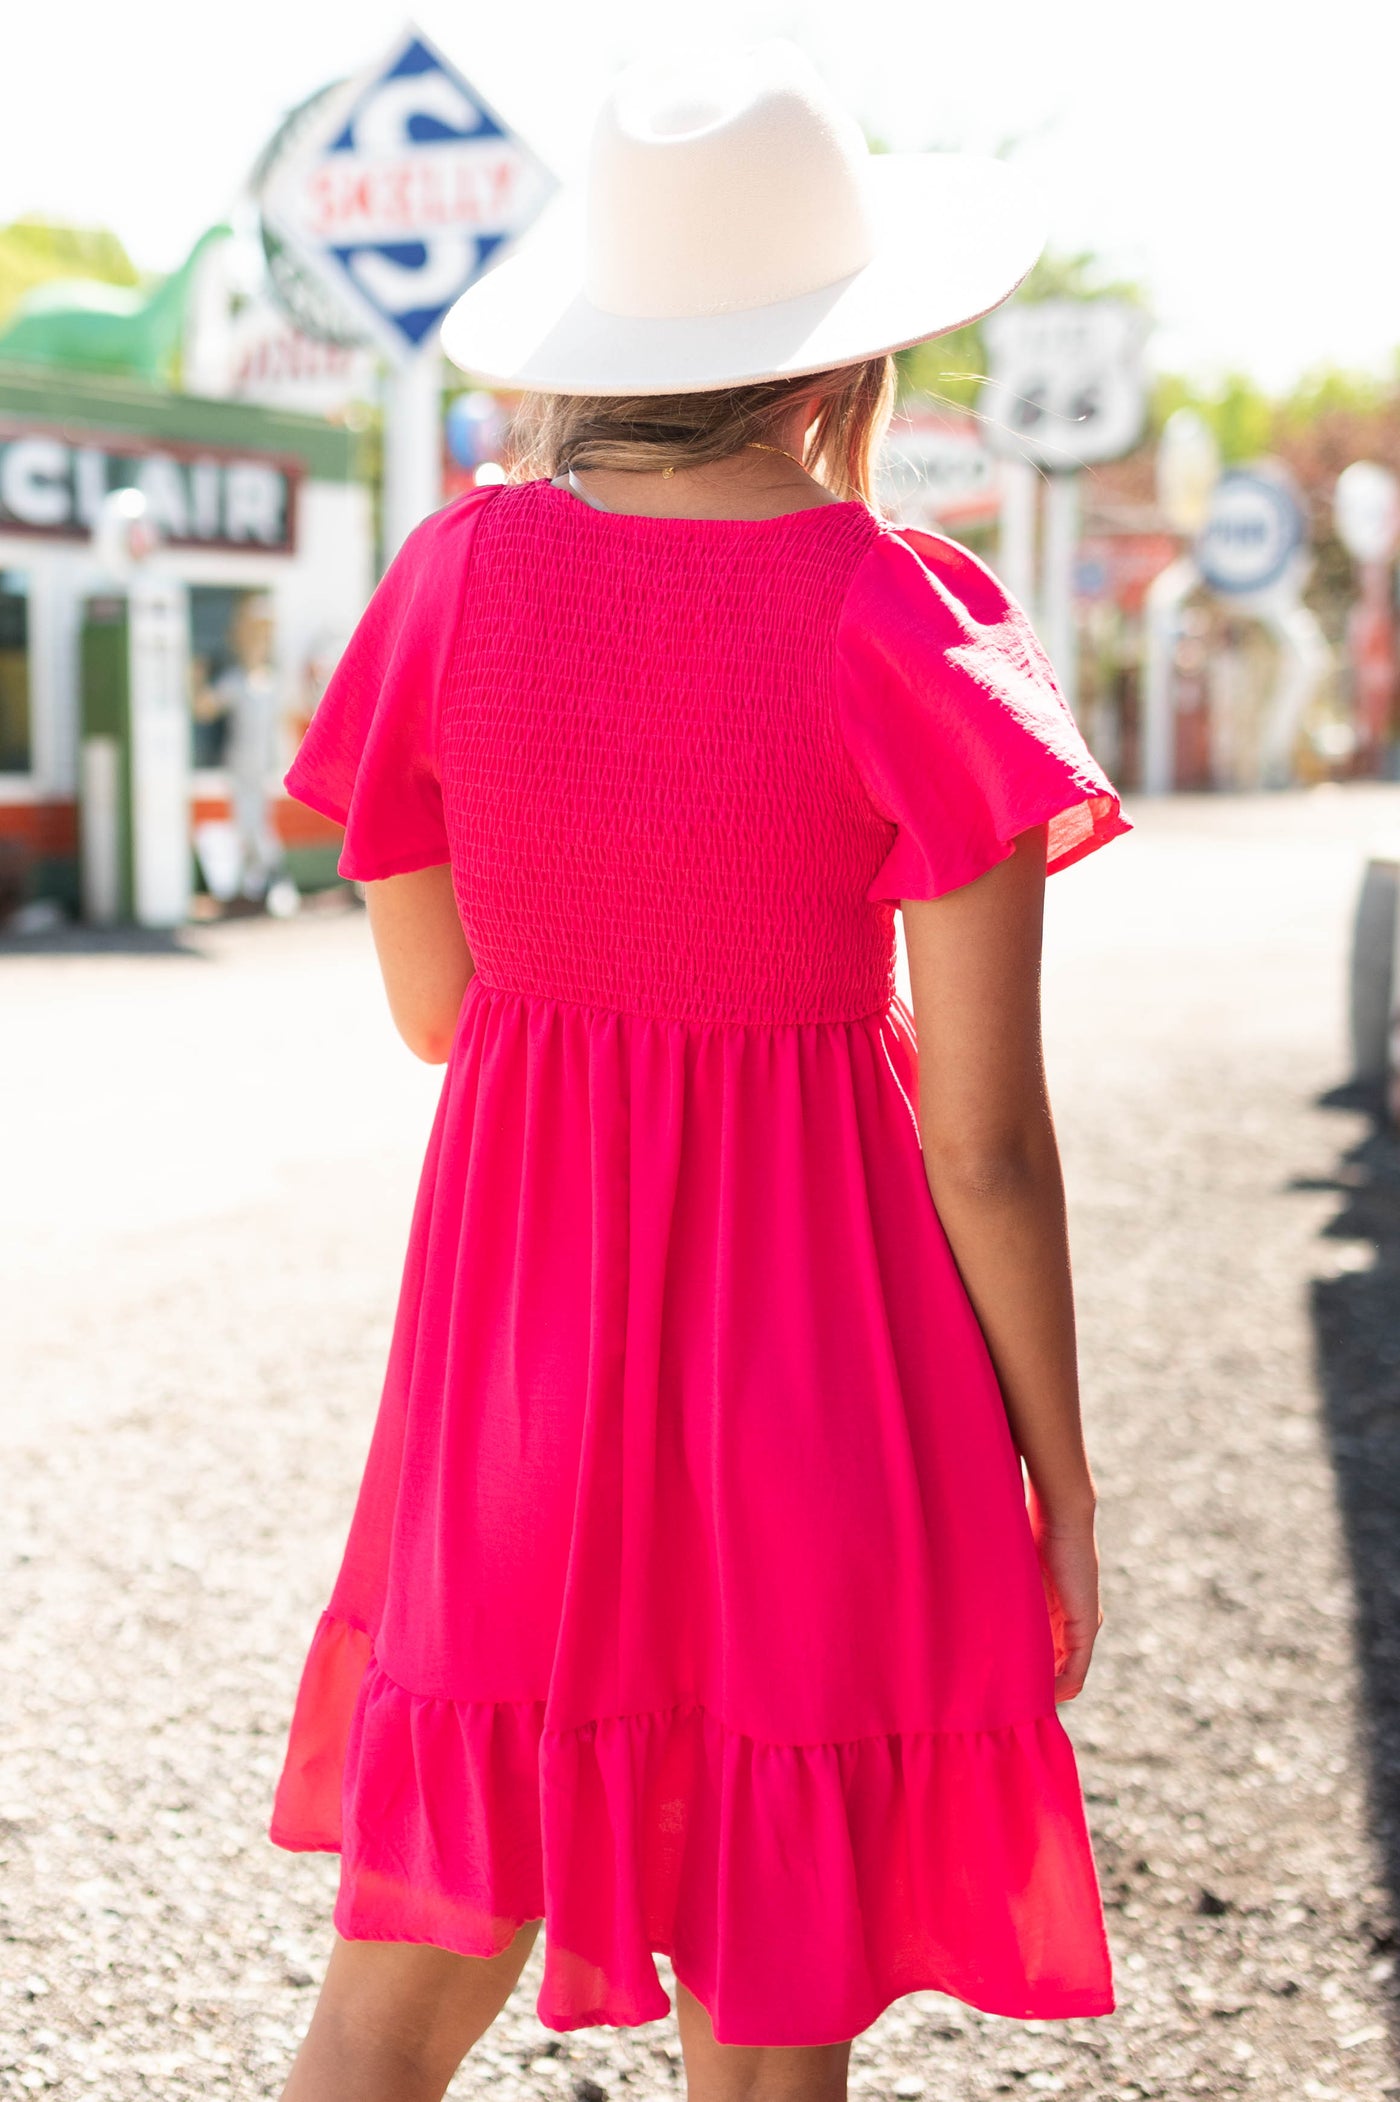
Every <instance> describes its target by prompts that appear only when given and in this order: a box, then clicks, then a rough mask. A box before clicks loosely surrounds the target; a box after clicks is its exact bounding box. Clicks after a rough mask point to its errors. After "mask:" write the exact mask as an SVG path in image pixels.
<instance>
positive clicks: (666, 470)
mask: <svg viewBox="0 0 1400 2102" xmlns="http://www.w3.org/2000/svg"><path fill="white" fill-rule="evenodd" d="M740 451H741V452H756V453H777V455H778V457H779V458H780V459H783V460H791V462H792V464H793V466H794V467H800V468H801V469H802V470H803V472H804V474H805V472H806V468H807V463H806V461H805V460H799V459H798V457H797V454H796V453H790V452H787V451H786V450H785V449H784V448H783V447H782V446H781V445H765V444H764V442H763V440H762V439H761V438H749V439H747V440H746V441H745V443H744V444H743V445H742V446H741V447H740ZM675 471H676V470H675V466H674V464H672V465H671V466H670V467H663V468H662V470H661V472H662V475H663V476H670V475H673V474H674V473H675Z"/></svg>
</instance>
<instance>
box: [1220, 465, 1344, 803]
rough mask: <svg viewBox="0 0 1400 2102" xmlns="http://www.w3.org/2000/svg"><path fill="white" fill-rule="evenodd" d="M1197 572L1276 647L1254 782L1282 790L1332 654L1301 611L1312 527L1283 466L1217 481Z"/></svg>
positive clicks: (1231, 473) (1248, 470) (1233, 472)
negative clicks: (1275, 665)
mask: <svg viewBox="0 0 1400 2102" xmlns="http://www.w3.org/2000/svg"><path fill="white" fill-rule="evenodd" d="M1196 566H1197V568H1198V569H1199V571H1200V573H1201V581H1202V582H1203V583H1204V584H1205V585H1206V586H1207V588H1208V589H1209V590H1211V591H1213V592H1214V593H1215V594H1216V596H1217V597H1218V598H1222V599H1224V600H1226V601H1227V603H1229V604H1230V605H1232V606H1233V607H1234V608H1235V609H1236V611H1238V612H1240V613H1243V614H1247V615H1249V616H1250V617H1251V618H1253V619H1255V620H1257V621H1259V622H1260V624H1261V625H1262V626H1263V627H1264V628H1266V629H1267V630H1268V631H1269V633H1270V634H1271V635H1272V636H1273V638H1274V641H1275V642H1276V643H1277V645H1278V650H1279V662H1278V677H1277V679H1276V681H1275V684H1274V690H1273V692H1272V694H1271V695H1270V696H1269V704H1268V708H1267V711H1266V714H1265V719H1264V732H1263V738H1262V741H1261V744H1260V749H1259V753H1258V758H1257V764H1256V775H1257V780H1258V785H1259V786H1260V787H1272V788H1279V787H1283V786H1284V785H1285V784H1286V783H1287V782H1288V780H1289V779H1290V776H1291V771H1292V759H1293V747H1294V745H1295V743H1296V742H1297V737H1298V731H1299V729H1300V728H1301V725H1302V720H1303V716H1304V714H1305V713H1306V711H1307V706H1308V703H1309V701H1310V700H1311V699H1312V696H1313V693H1314V691H1315V689H1316V687H1317V685H1318V682H1319V681H1320V680H1321V679H1322V677H1323V676H1324V674H1325V673H1326V670H1327V666H1328V662H1329V651H1328V648H1327V642H1326V638H1325V637H1324V635H1323V633H1322V629H1321V627H1320V625H1319V623H1318V621H1317V618H1316V616H1315V615H1314V614H1313V613H1312V612H1311V610H1310V609H1309V608H1308V607H1307V606H1305V605H1304V604H1303V599H1302V590H1303V585H1304V583H1305V582H1306V581H1307V576H1308V571H1309V568H1310V566H1311V565H1310V558H1309V555H1308V548H1307V521H1306V519H1305V518H1304V516H1303V509H1302V505H1301V504H1300V502H1299V500H1298V496H1297V494H1296V492H1295V490H1294V487H1293V484H1292V481H1291V480H1290V478H1289V476H1288V475H1287V474H1286V473H1285V472H1284V470H1283V469H1282V468H1281V467H1279V466H1277V465H1276V464H1275V463H1273V462H1272V461H1267V460H1261V461H1259V462H1257V463H1256V464H1255V465H1254V466H1253V467H1248V468H1242V467H1236V468H1232V469H1231V470H1230V471H1229V473H1227V474H1223V475H1222V476H1221V477H1220V480H1219V481H1218V482H1217V483H1216V485H1215V490H1214V493H1213V494H1212V497H1211V502H1210V509H1209V511H1208V512H1207V514H1206V520H1205V524H1204V525H1203V526H1202V528H1201V530H1200V533H1199V535H1198V536H1197V540H1196Z"/></svg>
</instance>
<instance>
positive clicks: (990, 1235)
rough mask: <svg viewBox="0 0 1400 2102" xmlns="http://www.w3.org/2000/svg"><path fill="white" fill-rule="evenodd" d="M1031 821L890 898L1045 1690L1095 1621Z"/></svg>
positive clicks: (927, 1108) (1079, 1671) (1040, 845)
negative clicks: (1001, 1414)
mask: <svg viewBox="0 0 1400 2102" xmlns="http://www.w3.org/2000/svg"><path fill="white" fill-rule="evenodd" d="M1044 888H1045V831H1044V827H1038V828H1037V829H1035V830H1034V831H1030V832H1026V833H1023V834H1022V835H1021V837H1020V838H1019V839H1018V840H1017V841H1016V851H1015V852H1014V853H1013V854H1012V855H1011V857H1010V858H1009V859H1008V860H1007V861H1005V862H1002V863H1000V864H999V865H998V866H997V867H996V868H994V869H992V870H990V871H989V872H988V873H987V874H986V875H984V876H981V877H979V878H978V879H977V880H976V881H975V882H973V883H969V884H967V885H966V886H965V887H964V888H962V889H961V890H956V891H952V892H950V893H949V894H948V895H947V896H945V897H942V898H937V899H926V900H913V899H911V900H909V901H907V902H906V903H905V904H904V907H903V912H904V931H905V941H906V945H907V948H908V954H909V976H910V985H911V989H912V992H913V997H914V1022H915V1028H916V1031H917V1034H918V1043H919V1133H920V1138H921V1140H922V1144H923V1152H924V1166H925V1171H926V1173H927V1176H928V1185H929V1189H930V1191H931V1192H932V1195H933V1200H934V1203H935V1205H936V1206H937V1209H938V1215H939V1217H940V1219H941V1220H942V1222H943V1229H944V1231H945V1233H946V1234H947V1236H948V1241H949V1245H950V1246H951V1248H952V1251H953V1256H954V1259H955V1260H956V1262H957V1265H958V1268H959V1270H960V1272H961V1273H962V1278H963V1282H964V1284H965V1285H966V1287H967V1292H968V1297H969V1298H970V1299H971V1301H972V1305H973V1308H974V1310H975V1312H976V1314H977V1318H978V1320H979V1322H980V1323H981V1326H982V1331H983V1334H984V1335H985V1336H986V1339H987V1346H988V1349H989V1350H990V1352H991V1356H992V1361H993V1363H994V1365H995V1366H996V1371H997V1377H998V1380H999V1381H1000V1385H1001V1391H1002V1396H1003V1399H1004V1401H1005V1405H1006V1413H1007V1417H1008V1419H1009V1421H1010V1424H1011V1433H1012V1437H1013V1438H1014V1439H1015V1442H1016V1445H1017V1448H1018V1450H1019V1451H1020V1454H1021V1457H1022V1459H1023V1460H1024V1461H1025V1465H1026V1473H1027V1475H1028V1476H1029V1479H1030V1486H1031V1498H1030V1504H1031V1518H1032V1523H1033V1526H1034V1529H1035V1534H1036V1541H1037V1545H1038V1547H1039V1550H1040V1557H1041V1567H1042V1572H1043V1575H1044V1578H1045V1587H1046V1595H1047V1598H1048V1601H1049V1604H1050V1611H1051V1619H1052V1624H1053V1626H1054V1631H1055V1642H1056V1674H1057V1675H1056V1681H1055V1694H1056V1698H1057V1700H1072V1699H1073V1697H1074V1695H1075V1694H1076V1693H1077V1692H1078V1691H1079V1689H1080V1687H1081V1686H1082V1685H1083V1683H1084V1675H1085V1673H1086V1672H1087V1670H1088V1668H1089V1657H1090V1653H1091V1651H1092V1649H1093V1645H1094V1637H1095V1635H1096V1633H1097V1631H1098V1626H1099V1618H1100V1615H1099V1603H1098V1562H1097V1556H1096V1553H1095V1549H1094V1501H1095V1499H1094V1485H1093V1479H1092V1477H1091V1475H1090V1472H1089V1463H1088V1459H1087V1456H1086V1454H1085V1450H1084V1437H1083V1431H1082V1427H1081V1423H1080V1415H1079V1383H1078V1374H1077V1369H1076V1358H1075V1336H1074V1298H1073V1291H1072V1287H1071V1282H1070V1264H1069V1242H1068V1236H1067V1233H1066V1226H1065V1202H1064V1186H1063V1183H1062V1180H1061V1175H1060V1160H1059V1152H1058V1149H1057V1147H1056V1143H1055V1128H1054V1124H1053V1121H1052V1118H1051V1114H1050V1102H1049V1096H1048V1094H1047V1091H1046V1085H1045V1068H1044V1061H1043V1057H1042V1053H1041V1038H1040V943H1041V915H1042V905H1043V899H1044Z"/></svg>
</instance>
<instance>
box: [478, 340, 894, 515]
mask: <svg viewBox="0 0 1400 2102" xmlns="http://www.w3.org/2000/svg"><path fill="white" fill-rule="evenodd" d="M894 395H895V366H894V359H893V358H892V357H879V358H866V359H863V360H862V361H861V362H860V363H859V364H856V365H841V366H838V367H836V368H835V369H834V370H833V371H830V372H809V373H803V374H802V375H801V376H799V377H797V378H793V379H778V380H758V381H756V382H754V383H753V384H751V385H748V386H740V387H717V388H714V389H712V390H707V391H706V392H704V393H699V394H618V395H601V394H527V395H526V396H525V397H524V400H523V401H522V402H521V405H520V407H519V409H518V410H517V412H516V417H515V423H514V427H513V432H512V440H513V443H512V451H513V453H514V459H513V463H512V466H511V476H510V478H511V480H512V481H515V482H526V481H535V480H538V479H539V478H540V477H541V476H546V477H552V476H554V475H556V474H562V473H563V472H564V471H565V470H566V469H567V468H570V467H624V468H626V467H630V468H642V469H647V468H649V469H651V470H652V471H653V472H654V471H655V470H656V469H657V468H658V467H699V466H702V465H704V464H705V463H706V462H708V461H711V460H726V459H728V458H729V457H730V456H731V454H733V453H737V452H742V451H743V449H744V447H745V446H746V445H752V444H754V443H755V442H757V443H759V444H763V445H771V444H774V443H775V442H776V434H777V432H778V431H780V429H781V428H782V425H783V423H784V422H785V420H786V418H787V416H788V414H789V413H790V412H791V410H792V407H793V404H794V403H796V402H798V401H801V400H803V399H804V398H806V397H815V399H816V402H817V407H816V411H815V414H814V416H813V420H812V424H811V428H810V429H809V431H808V433H807V443H806V447H805V449H804V452H803V456H802V464H803V466H804V467H805V468H806V469H807V471H808V473H809V474H811V475H813V476H814V477H815V478H816V480H817V481H819V482H821V483H822V484H823V485H824V486H825V487H826V488H828V489H830V490H831V491H832V493H833V495H835V496H839V497H845V498H848V499H849V498H853V497H854V498H858V499H859V500H860V501H861V502H862V503H866V504H869V505H870V506H871V507H872V509H873V508H874V486H875V460H876V455H877V453H878V451H879V446H880V441H881V439H882V438H883V437H884V435H885V430H886V427H887V426H888V423H889V420H890V415H891V412H892V410H893V408H894Z"/></svg>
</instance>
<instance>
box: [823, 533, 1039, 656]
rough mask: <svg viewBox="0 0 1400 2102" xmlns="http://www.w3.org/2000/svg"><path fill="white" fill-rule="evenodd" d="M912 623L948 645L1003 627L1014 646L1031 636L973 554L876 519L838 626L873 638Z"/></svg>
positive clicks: (935, 535) (930, 535) (1014, 607)
mask: <svg viewBox="0 0 1400 2102" xmlns="http://www.w3.org/2000/svg"><path fill="white" fill-rule="evenodd" d="M911 619H912V620H913V621H915V622H916V624H918V625H919V626H921V627H922V626H925V625H929V626H931V627H932V629H933V630H934V631H936V632H938V633H940V634H942V635H943V636H944V637H945V639H946V640H947V641H948V642H949V643H952V642H956V641H957V640H958V639H959V636H960V634H961V635H963V636H964V637H965V635H966V633H967V631H968V630H969V629H974V628H975V629H977V630H981V631H985V630H987V629H988V628H996V627H1006V628H1007V629H1009V630H1011V631H1012V632H1014V633H1015V634H1016V635H1017V636H1018V639H1023V638H1024V636H1025V635H1027V634H1029V632H1030V627H1029V622H1028V621H1027V619H1026V615H1025V613H1024V612H1023V611H1022V609H1021V607H1020V606H1019V605H1018V603H1017V601H1016V600H1015V599H1014V598H1013V597H1012V596H1011V593H1010V592H1009V591H1008V590H1007V589H1006V587H1005V585H1004V584H1003V583H1002V582H1001V580H1000V579H999V578H998V577H997V576H996V575H995V573H994V572H993V571H992V570H991V569H990V568H989V567H988V565H987V564H986V563H985V562H983V561H982V560H981V559H980V557H979V556H977V555H975V554H974V553H973V552H972V550H971V549H970V548H967V547H964V546H962V545H961V543H960V542H958V541H956V540H949V539H946V538H945V537H944V536H943V535H942V534H941V533H931V532H928V531H927V530H925V529H924V528H923V527H921V526H911V525H901V524H898V523H896V522H895V521H893V520H890V519H886V518H880V519H877V520H876V531H875V532H874V533H873V534H872V535H871V536H870V540H869V543H868V545H867V547H866V551H865V555H864V559H863V560H862V561H861V563H860V564H859V566H858V567H857V569H856V571H855V574H854V576H853V577H852V580H851V586H850V590H849V591H848V593H847V596H846V602H845V606H844V609H843V625H844V626H845V627H846V628H848V629H852V628H853V629H856V630H861V629H874V630H876V631H878V630H879V629H880V628H881V627H882V626H884V625H887V624H893V625H895V626H901V625H903V624H905V623H907V622H908V621H909V620H911Z"/></svg>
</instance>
